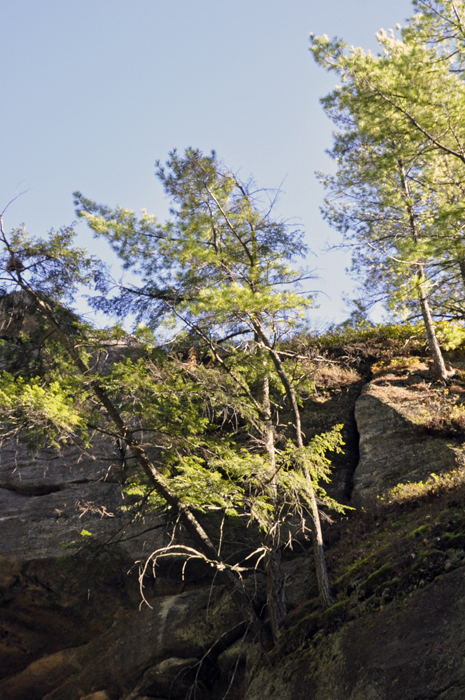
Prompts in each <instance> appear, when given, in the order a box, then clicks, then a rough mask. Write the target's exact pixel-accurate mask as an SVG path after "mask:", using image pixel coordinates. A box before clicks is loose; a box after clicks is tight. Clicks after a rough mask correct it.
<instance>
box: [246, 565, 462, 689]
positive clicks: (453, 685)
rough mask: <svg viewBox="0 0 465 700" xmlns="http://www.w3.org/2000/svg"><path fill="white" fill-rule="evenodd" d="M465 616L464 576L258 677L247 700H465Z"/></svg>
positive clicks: (445, 579)
mask: <svg viewBox="0 0 465 700" xmlns="http://www.w3.org/2000/svg"><path fill="white" fill-rule="evenodd" d="M464 614H465V569H464V568H461V569H456V570H455V571H453V572H451V573H449V574H445V575H444V576H442V577H441V578H439V579H437V580H436V581H434V582H433V583H431V584H429V585H428V586H426V587H425V588H423V589H422V590H419V591H417V592H416V593H414V594H413V595H412V596H411V597H409V598H408V599H407V600H401V601H398V602H395V603H391V604H390V605H389V606H387V607H386V608H384V609H383V610H380V611H378V612H375V613H371V614H369V615H366V616H365V617H361V618H360V619H358V620H354V621H352V622H350V623H349V624H346V625H345V626H344V627H342V628H341V629H340V630H339V631H337V632H335V633H333V634H330V635H329V636H328V637H327V638H321V639H319V642H318V644H315V645H314V646H312V645H310V646H309V647H306V648H304V649H301V650H300V651H297V652H295V653H294V654H291V655H289V656H288V657H287V658H283V659H281V660H280V661H279V662H278V663H277V664H276V665H275V667H274V668H271V667H270V666H262V667H261V668H260V667H259V668H255V669H251V670H250V673H249V677H250V685H249V688H248V691H247V693H246V700H263V698H266V700H309V699H310V698H311V700H329V699H331V700H336V699H337V700H420V699H421V700H423V699H424V700H439V699H440V700H462V699H463V697H464V696H465V666H464V662H463V658H464V652H465V627H464V625H463V618H464Z"/></svg>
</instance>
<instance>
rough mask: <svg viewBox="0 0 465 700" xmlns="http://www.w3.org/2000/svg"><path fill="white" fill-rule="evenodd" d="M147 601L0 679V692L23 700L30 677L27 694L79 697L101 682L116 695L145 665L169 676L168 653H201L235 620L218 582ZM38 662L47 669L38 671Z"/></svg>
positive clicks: (65, 699) (55, 699)
mask: <svg viewBox="0 0 465 700" xmlns="http://www.w3.org/2000/svg"><path fill="white" fill-rule="evenodd" d="M151 604H152V605H153V609H150V608H148V607H146V606H145V607H144V608H142V610H141V611H140V612H135V611H133V610H122V609H121V610H120V611H119V613H118V615H117V616H116V617H115V620H114V623H113V625H112V627H111V628H110V629H108V630H107V631H106V632H104V633H103V634H102V635H100V636H99V637H97V638H96V639H95V640H93V641H91V642H89V643H88V644H86V645H84V646H82V647H79V648H77V649H73V650H67V652H66V654H65V655H64V656H63V654H62V652H58V653H57V654H53V655H51V656H49V657H45V659H41V660H40V662H34V663H33V664H31V665H30V666H29V667H28V668H26V669H25V670H24V671H22V672H21V673H19V674H17V675H16V676H14V677H13V678H9V679H6V680H4V681H0V697H1V698H2V700H24V698H25V697H28V695H27V692H32V691H30V688H31V687H32V681H31V679H33V684H34V686H35V688H36V690H34V692H35V693H36V695H31V700H36V697H37V700H39V698H40V699H42V698H43V700H80V698H81V697H82V696H83V695H84V696H85V695H86V694H87V695H89V694H91V693H93V692H97V690H100V689H101V688H102V687H103V688H105V689H106V691H107V692H108V693H109V694H112V693H113V694H115V695H116V696H117V697H118V694H119V695H123V694H124V693H127V691H128V690H129V689H131V688H134V687H135V686H136V685H137V683H138V682H139V680H140V678H141V676H142V675H143V673H144V672H145V670H146V669H148V668H152V667H155V668H156V669H157V670H156V674H158V677H159V678H160V679H163V678H165V679H167V678H168V675H169V674H168V670H169V673H171V672H173V669H174V666H173V664H172V662H171V661H170V662H169V663H167V665H166V667H165V666H164V665H163V664H162V665H160V666H158V664H161V662H165V660H166V659H168V660H169V659H173V657H175V658H177V659H183V660H185V659H187V660H189V664H191V660H192V659H200V658H202V657H203V656H204V654H205V651H207V650H208V649H210V647H212V645H213V644H215V643H216V642H217V641H218V640H219V639H220V638H221V637H222V635H223V634H224V633H225V632H228V631H229V630H231V629H232V628H234V627H235V626H236V625H237V612H236V608H235V607H234V605H233V603H232V601H231V599H230V597H229V596H228V594H227V593H225V592H224V591H223V590H222V589H220V588H218V587H214V588H213V589H212V590H210V589H209V588H203V589H200V590H193V591H189V592H185V593H181V594H180V595H177V596H167V597H164V598H158V599H154V600H153V601H151ZM238 633H239V632H238ZM231 641H234V640H231ZM173 663H174V662H173ZM181 663H184V662H181ZM174 665H175V664H174ZM37 668H39V669H42V668H45V669H47V670H46V672H44V673H38V672H37ZM164 674H165V675H164ZM25 689H26V691H25ZM144 692H145V691H144Z"/></svg>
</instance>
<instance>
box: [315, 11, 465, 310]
mask: <svg viewBox="0 0 465 700" xmlns="http://www.w3.org/2000/svg"><path fill="white" fill-rule="evenodd" d="M417 6H418V8H419V9H420V10H421V13H420V14H419V15H417V16H415V17H414V18H412V19H411V20H410V21H409V24H408V25H407V27H406V28H405V29H404V30H402V38H401V39H396V38H395V37H394V35H393V34H392V33H391V34H387V33H386V32H383V31H381V32H380V33H379V34H378V35H377V39H378V42H379V45H380V52H379V53H378V54H377V55H373V54H372V53H370V52H365V51H363V50H362V49H354V48H352V49H350V50H348V49H347V46H346V45H345V44H344V42H342V41H341V40H338V39H335V40H329V39H328V37H326V36H321V37H314V36H312V38H311V51H312V53H313V56H314V58H315V60H316V61H317V63H319V64H320V65H322V66H323V67H324V68H326V69H327V70H330V71H334V72H336V73H337V74H338V76H339V77H340V78H341V80H342V85H341V86H339V87H337V88H336V89H335V90H334V91H333V92H331V93H330V94H329V95H327V96H326V97H325V98H324V99H323V100H322V103H323V106H324V109H325V111H326V112H327V114H328V116H329V117H330V118H331V119H332V120H333V122H335V124H336V126H337V127H338V132H336V134H335V136H334V147H333V149H332V151H331V152H330V155H331V157H332V158H333V159H334V160H335V162H336V166H337V171H336V174H335V175H328V176H325V175H323V174H320V178H321V180H322V181H323V183H324V185H325V187H326V188H327V190H328V192H329V195H328V197H327V198H326V200H325V205H324V208H323V213H324V216H325V217H326V218H327V220H328V221H329V223H330V224H331V225H332V226H334V227H335V228H336V229H337V230H339V231H340V232H341V233H342V234H343V236H344V238H345V243H346V244H348V245H350V246H351V247H352V250H353V272H354V274H355V275H360V274H363V275H364V278H365V279H364V294H365V299H368V300H370V301H371V302H375V301H379V300H383V301H384V302H386V303H387V304H388V308H390V309H391V310H393V311H395V312H396V313H398V314H400V315H401V316H403V317H405V316H406V315H411V314H412V313H413V314H415V313H417V307H418V302H419V299H420V297H421V296H422V295H424V296H426V297H428V299H429V303H430V305H431V307H432V309H433V311H434V313H435V314H436V315H437V316H439V317H445V318H463V317H464V306H463V285H464V280H465V277H464V271H465V264H464V261H465V250H464V248H463V235H462V231H463V221H464V208H463V191H462V190H463V184H462V183H463V169H464V166H465V158H464V156H463V153H464V144H465V130H464V128H463V118H462V115H463V110H464V108H465V82H464V81H463V79H462V76H461V73H460V71H459V70H455V69H452V67H451V66H452V65H454V64H455V65H459V64H461V62H462V61H463V58H464V54H463V41H462V39H463V30H462V26H463V25H460V16H462V18H463V16H464V4H463V2H459V3H458V4H457V8H458V9H457V12H458V14H456V11H455V10H454V11H453V10H452V6H451V4H450V3H447V2H434V1H432V2H423V1H422V0H419V2H418V3H417ZM435 7H437V8H439V10H438V14H436V11H435V9H434V8H435ZM442 12H444V13H445V14H444V16H443V15H442V14H441V13H442ZM454 13H455V14H454ZM440 17H442V18H443V20H442V22H443V24H442V28H441V26H440V25H441V22H440V21H439V18H440ZM446 26H449V29H450V32H451V33H449V34H447V31H446V29H445V27H446ZM444 31H446V34H447V38H446V36H445V35H444V36H443V38H442V39H440V38H439V37H440V36H442V34H441V32H442V33H444ZM435 32H439V34H436V33H435ZM460 37H462V39H461V38H460ZM452 45H453V46H452Z"/></svg>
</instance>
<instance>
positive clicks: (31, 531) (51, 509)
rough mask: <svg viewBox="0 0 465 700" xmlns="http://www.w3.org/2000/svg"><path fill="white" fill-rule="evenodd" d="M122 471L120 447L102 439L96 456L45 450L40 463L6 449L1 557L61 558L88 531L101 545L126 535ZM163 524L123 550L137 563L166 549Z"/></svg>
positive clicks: (1, 464)
mask: <svg viewBox="0 0 465 700" xmlns="http://www.w3.org/2000/svg"><path fill="white" fill-rule="evenodd" d="M121 469H122V456H121V454H120V452H119V451H118V447H117V445H116V443H115V442H114V441H111V440H108V439H105V438H98V439H97V440H96V441H95V444H94V445H93V447H92V449H91V450H82V449H79V448H78V447H77V446H65V447H63V449H62V451H61V452H60V453H57V452H56V451H54V450H42V451H40V452H39V453H38V454H37V455H36V456H35V457H32V456H31V455H30V454H29V453H28V452H27V450H26V449H25V447H24V446H21V445H20V446H17V445H16V444H12V443H8V444H6V445H4V446H3V447H2V449H1V450H0V555H3V556H5V557H8V558H13V559H15V560H17V561H28V560H31V559H44V558H51V557H61V556H63V554H64V553H65V550H64V549H63V545H66V544H70V543H72V542H76V541H77V542H79V541H80V540H81V537H80V533H81V532H82V531H83V530H86V531H88V532H90V533H91V534H92V535H93V536H94V537H96V538H101V539H109V538H113V536H114V535H115V533H117V532H123V530H124V528H125V525H126V524H127V523H129V521H130V520H131V519H132V515H131V514H123V513H122V512H121V510H120V508H121V506H122V505H123V498H122V492H121V486H120V483H119V481H120V472H121ZM32 523H33V525H32ZM163 523H164V520H163V519H160V518H159V517H157V516H152V517H149V518H145V520H144V521H142V520H139V521H138V522H137V523H136V524H135V525H134V526H132V527H131V532H130V538H127V541H126V542H125V544H124V547H125V548H126V550H127V551H128V553H130V554H131V555H132V556H133V558H134V559H140V558H143V557H146V556H148V555H149V554H150V553H151V552H152V551H153V550H154V549H157V548H158V547H160V546H162V545H163V544H165V543H166V533H165V532H164V529H163V528H162V527H160V525H162V524H163ZM138 533H143V534H141V536H140V537H138ZM118 539H120V537H118V538H117V540H118ZM122 539H124V537H123V538H122ZM113 541H114V540H113Z"/></svg>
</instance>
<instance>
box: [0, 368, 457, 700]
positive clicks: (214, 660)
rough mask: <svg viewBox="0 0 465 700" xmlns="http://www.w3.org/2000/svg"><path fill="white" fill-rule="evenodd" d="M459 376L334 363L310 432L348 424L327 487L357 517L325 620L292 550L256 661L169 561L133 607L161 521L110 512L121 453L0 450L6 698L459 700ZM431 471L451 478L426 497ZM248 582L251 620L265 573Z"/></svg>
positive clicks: (213, 596)
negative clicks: (278, 627) (266, 646)
mask: <svg viewBox="0 0 465 700" xmlns="http://www.w3.org/2000/svg"><path fill="white" fill-rule="evenodd" d="M456 367H457V371H458V373H459V374H458V377H457V383H456V384H455V385H453V386H451V387H442V386H436V385H433V383H432V379H431V378H430V377H429V375H428V371H429V370H428V366H427V365H426V364H424V362H423V360H418V361H417V360H415V361H412V360H411V358H410V359H407V360H405V362H404V363H403V364H402V362H398V363H397V364H395V363H394V364H392V363H391V364H390V363H389V362H387V363H385V364H384V365H382V364H381V365H380V366H379V367H378V368H376V367H375V366H373V367H372V372H371V374H370V373H369V372H365V374H364V376H363V373H362V375H361V374H360V373H357V372H355V371H346V370H344V371H342V370H341V371H339V373H338V372H336V370H335V369H334V367H333V368H332V369H331V366H329V369H328V371H327V376H326V379H325V381H324V382H323V381H322V382H321V384H320V388H319V391H317V392H316V394H315V395H314V396H312V397H311V398H310V399H309V401H308V405H307V406H306V411H305V430H306V433H307V437H311V436H312V435H313V434H316V433H318V432H321V431H322V430H325V429H327V428H329V427H332V425H334V423H336V422H343V423H344V425H345V439H346V443H347V444H346V452H345V455H343V456H341V457H339V458H338V460H337V461H336V464H335V472H334V478H333V483H332V486H331V493H332V495H335V496H336V497H338V498H340V499H343V500H345V501H346V502H348V503H351V504H353V505H354V506H356V508H357V510H356V512H355V513H354V514H351V515H348V516H344V517H341V518H337V519H336V520H335V522H333V523H332V524H331V523H328V524H326V526H325V528H326V532H325V537H326V541H327V552H328V565H329V570H330V575H331V580H332V583H333V584H334V593H335V595H336V596H337V603H336V605H335V606H334V607H333V608H331V609H330V610H328V611H326V612H323V611H322V610H321V609H320V608H319V602H318V599H317V597H316V587H315V582H314V580H313V567H312V561H311V557H312V555H311V552H309V551H307V550H306V549H305V543H303V545H302V546H303V549H302V550H299V551H295V552H290V551H287V550H286V552H285V554H284V556H285V561H284V569H285V573H286V586H287V598H288V606H289V614H288V617H287V618H286V623H285V626H284V630H283V633H282V637H281V639H280V640H279V643H278V645H277V647H276V648H275V649H274V650H273V652H271V653H270V654H268V655H264V654H262V653H261V652H260V650H259V649H258V647H257V645H256V644H255V643H254V640H253V639H252V638H251V637H250V635H248V633H247V630H246V629H245V627H244V624H243V623H242V622H241V620H240V619H238V615H237V611H236V610H235V608H234V607H233V605H232V603H231V601H230V600H229V598H228V596H227V594H226V593H225V592H224V591H223V589H222V588H221V587H220V586H218V585H216V582H215V581H214V580H212V579H211V577H210V576H209V574H208V571H206V570H205V569H203V568H202V567H201V566H196V565H190V566H189V567H188V569H187V573H186V576H185V577H184V580H182V577H181V574H180V570H179V566H178V565H176V564H166V565H165V566H164V567H162V568H161V569H160V570H159V572H158V574H159V575H158V576H157V578H155V579H154V578H152V577H147V578H146V579H145V581H144V586H145V588H144V596H145V598H146V603H144V604H141V596H140V591H139V581H138V569H137V566H135V565H134V562H135V561H138V560H143V559H144V557H146V556H147V555H148V554H149V553H150V552H151V551H152V550H153V549H156V548H157V547H159V546H161V545H162V544H163V543H165V542H166V539H167V537H168V530H167V527H166V523H165V521H164V520H163V519H162V518H159V517H154V516H150V517H147V516H146V517H144V518H139V519H135V520H134V513H132V512H131V510H130V509H129V510H125V509H124V508H123V509H122V508H121V506H122V505H124V501H123V496H122V492H121V470H122V468H123V466H124V459H125V455H122V454H121V452H120V450H119V449H118V445H117V444H114V443H112V442H111V441H110V440H103V439H101V440H100V441H97V442H96V443H95V444H94V446H93V448H92V450H91V451H86V450H84V449H82V448H80V447H79V446H75V447H70V448H66V449H63V451H62V452H61V453H60V454H58V453H56V452H54V451H51V450H50V451H47V450H45V451H42V452H40V453H39V454H37V455H35V456H34V457H31V455H30V454H28V452H27V451H26V449H25V448H24V447H23V446H21V445H19V446H18V445H16V444H9V445H6V446H4V448H3V449H2V451H1V454H0V557H1V558H0V611H1V626H0V697H1V698H2V700H42V699H43V700H78V698H87V700H90V699H92V700H123V699H124V700H145V699H148V698H152V699H157V698H158V699H159V700H160V699H161V700H167V699H168V698H173V699H174V700H182V699H184V698H197V699H198V700H220V699H222V698H234V699H239V700H240V699H241V698H242V699H244V700H257V699H258V698H267V699H268V698H269V699H270V700H287V699H289V700H290V699H291V698H292V700H388V699H389V700H397V699H398V700H459V699H460V700H461V698H463V697H465V667H464V664H463V659H464V652H465V636H464V635H465V632H464V626H463V617H464V613H465V609H464V605H465V522H464V518H463V516H462V512H461V498H462V496H463V495H464V493H463V480H462V473H463V468H464V467H463V459H464V450H463V447H462V443H463V436H462V434H461V432H460V431H461V427H460V421H459V418H458V417H460V411H461V397H462V394H463V392H464V391H465V389H464V388H463V386H462V382H461V379H460V376H461V375H460V372H461V366H460V363H459V362H456ZM438 416H439V418H438ZM432 473H435V474H436V475H438V476H439V477H440V476H441V475H451V476H450V477H448V479H449V480H447V479H445V480H444V482H440V481H438V482H437V483H438V484H439V486H438V487H437V488H436V487H435V488H431V489H429V487H428V486H427V480H428V478H429V477H430V475H431V474H432ZM408 482H411V483H412V484H420V486H418V489H419V490H417V491H416V492H415V493H414V495H413V496H411V495H409V494H408V493H407V495H406V497H405V498H404V500H397V501H393V500H392V499H391V498H390V496H389V493H390V492H391V491H392V489H393V488H394V487H395V486H396V485H397V484H399V483H408ZM421 484H423V486H421ZM441 484H443V487H441ZM422 489H423V490H422ZM133 521H134V522H133ZM86 532H89V533H91V534H92V535H93V537H92V538H89V540H91V541H89V542H88V543H86V542H84V540H86V537H85V534H86ZM104 542H105V543H106V547H105V549H104V550H100V548H99V546H97V545H100V543H104ZM83 544H84V545H86V546H82V545H83ZM102 552H103V553H102ZM247 585H248V586H249V590H250V593H251V595H253V596H255V599H256V601H257V606H258V609H260V605H261V603H260V601H261V599H262V582H261V580H260V576H258V579H256V580H255V579H252V578H250V579H249V580H248V581H247Z"/></svg>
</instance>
